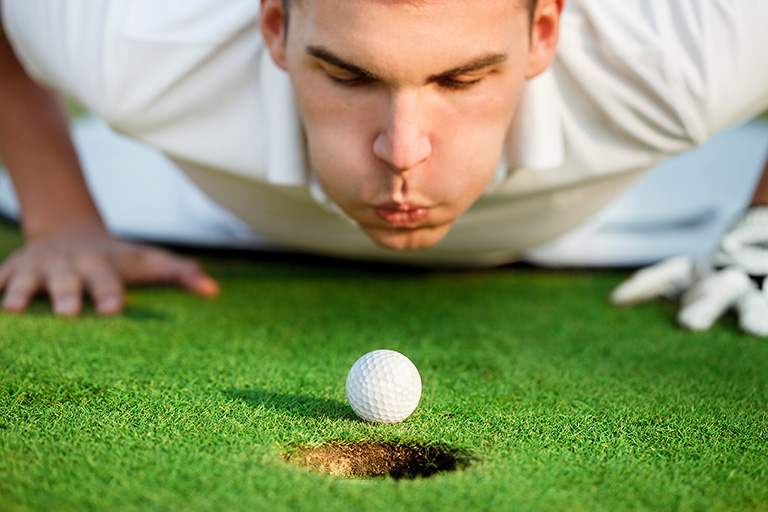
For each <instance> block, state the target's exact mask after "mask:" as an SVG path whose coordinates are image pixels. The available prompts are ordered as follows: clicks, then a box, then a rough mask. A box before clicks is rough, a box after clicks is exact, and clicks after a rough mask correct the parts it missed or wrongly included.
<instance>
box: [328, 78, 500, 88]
mask: <svg viewBox="0 0 768 512" xmlns="http://www.w3.org/2000/svg"><path fill="white" fill-rule="evenodd" d="M328 77H329V78H330V79H331V80H333V81H334V82H336V83H337V84H339V85H341V86H343V87H360V86H363V85H368V84H370V83H372V82H373V80H372V79H370V78H368V77H365V76H359V77H355V78H348V79H344V78H337V77H335V76H333V75H330V74H329V75H328ZM483 78H485V77H482V78H478V79H477V80H471V81H469V82H463V81H460V80H453V79H451V78H440V79H438V80H437V81H436V83H437V84H438V85H439V86H440V87H443V88H445V89H453V90H463V89H469V88H470V87H472V86H474V85H477V84H479V83H480V82H482V81H483Z"/></svg>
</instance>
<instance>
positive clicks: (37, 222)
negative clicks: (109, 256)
mask: <svg viewBox="0 0 768 512" xmlns="http://www.w3.org/2000/svg"><path fill="white" fill-rule="evenodd" d="M0 98H4V101H3V104H2V108H1V109H0V153H2V155H3V158H4V160H5V162H6V163H7V165H8V170H9V172H10V174H11V178H12V180H13V182H14V185H15V188H16V189H17V194H18V198H19V203H20V205H21V209H22V211H23V212H24V216H23V218H22V229H23V232H24V234H25V236H26V237H27V239H28V240H29V241H34V240H36V239H40V238H44V237H46V236H49V235H51V234H53V233H64V232H65V230H71V231H73V232H81V233H85V232H88V233H94V234H105V233H106V229H105V228H104V225H103V223H102V221H101V217H100V216H99V213H98V211H97V210H96V206H95V205H94V203H93V201H92V199H91V196H90V194H89V193H88V189H87V187H86V184H85V181H84V180H83V176H82V173H81V172H80V167H79V163H78V160H77V155H76V154H75V150H74V148H73V146H72V142H71V140H70V138H69V131H68V130H69V127H68V120H67V117H66V114H65V113H64V109H63V107H62V104H61V101H60V98H59V97H58V95H57V94H56V93H55V92H53V91H50V90H46V89H44V88H42V87H41V86H39V85H37V84H36V83H34V82H33V81H32V80H31V79H30V78H29V76H27V74H26V73H25V72H24V69H23V68H22V67H21V65H20V64H19V61H18V60H17V59H16V56H15V55H14V53H13V50H12V49H11V46H10V44H9V43H8V40H7V39H6V37H5V34H4V32H3V31H2V25H0ZM49 170H50V171H55V172H48V171H49Z"/></svg>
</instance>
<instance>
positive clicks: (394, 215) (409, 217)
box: [374, 203, 429, 228]
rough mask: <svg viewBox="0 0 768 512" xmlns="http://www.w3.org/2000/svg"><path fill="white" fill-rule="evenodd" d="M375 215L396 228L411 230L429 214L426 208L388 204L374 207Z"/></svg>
mask: <svg viewBox="0 0 768 512" xmlns="http://www.w3.org/2000/svg"><path fill="white" fill-rule="evenodd" d="M374 211H375V212H376V215H377V216H378V217H379V218H380V219H382V220H383V221H384V222H386V223H387V224H389V225H391V226H394V227H398V228H413V227H416V226H418V224H419V223H420V222H421V221H423V220H424V219H425V218H426V217H427V215H428V214H429V208H428V207H426V206H419V205H411V204H403V203H388V204H382V205H378V206H375V207H374Z"/></svg>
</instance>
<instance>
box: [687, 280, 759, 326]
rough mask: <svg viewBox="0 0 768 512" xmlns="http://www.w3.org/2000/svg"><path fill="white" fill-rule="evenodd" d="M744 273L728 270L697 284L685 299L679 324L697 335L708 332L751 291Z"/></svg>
mask: <svg viewBox="0 0 768 512" xmlns="http://www.w3.org/2000/svg"><path fill="white" fill-rule="evenodd" d="M751 286H752V282H751V281H750V279H749V276H747V274H746V273H744V272H743V271H741V270H739V269H736V268H727V269H724V270H721V271H719V272H716V273H714V274H711V275H709V276H707V277H706V278H704V279H702V280H701V281H699V282H698V283H696V284H695V285H694V286H693V287H692V288H691V289H690V290H688V291H687V292H686V293H685V294H684V295H683V297H682V299H681V303H682V308H681V309H680V311H679V313H678V315H677V321H678V322H679V323H680V324H681V325H682V326H684V327H686V328H688V329H691V330H693V331H705V330H707V329H709V328H710V327H712V324H714V323H715V321H716V320H717V319H718V318H720V317H721V316H722V315H723V313H725V312H726V311H728V310H729V309H730V308H732V307H733V306H734V305H736V303H737V301H738V300H739V299H740V298H741V297H742V296H743V295H744V293H745V292H746V291H747V290H749V289H750V287H751Z"/></svg>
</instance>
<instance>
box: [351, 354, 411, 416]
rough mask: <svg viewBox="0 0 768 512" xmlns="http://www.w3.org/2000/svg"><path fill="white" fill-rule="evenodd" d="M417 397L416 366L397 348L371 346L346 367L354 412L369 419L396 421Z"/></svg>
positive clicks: (409, 413) (406, 414)
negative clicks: (382, 348) (350, 366)
mask: <svg viewBox="0 0 768 512" xmlns="http://www.w3.org/2000/svg"><path fill="white" fill-rule="evenodd" d="M420 399H421V377H420V376H419V370H417V369H416V366H414V364H413V363H412V362H411V360H410V359H408V358H407V357H405V356H404V355H403V354H401V353H399V352H395V351H394V350H374V351H373V352H368V353H367V354H365V355H364V356H362V357H361V358H360V359H358V360H357V361H356V362H355V364H353V365H352V368H350V370H349V373H348V374H347V400H349V405H350V406H352V410H353V411H355V414H357V415H358V416H360V417H361V418H362V419H364V420H366V421H370V422H372V423H399V422H401V421H403V420H404V419H405V418H407V417H408V416H410V415H411V413H412V412H413V411H414V410H415V409H416V406H417V405H419V400H420Z"/></svg>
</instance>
